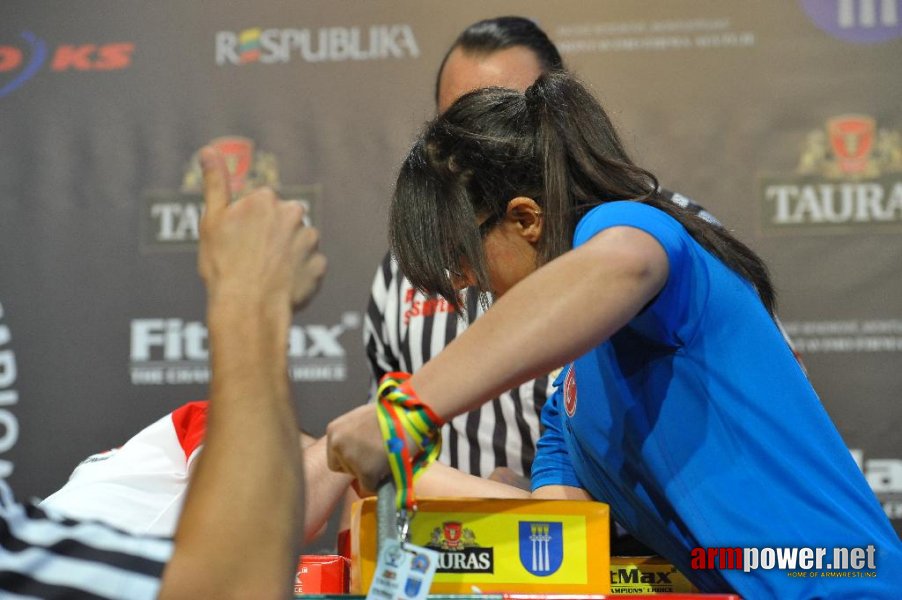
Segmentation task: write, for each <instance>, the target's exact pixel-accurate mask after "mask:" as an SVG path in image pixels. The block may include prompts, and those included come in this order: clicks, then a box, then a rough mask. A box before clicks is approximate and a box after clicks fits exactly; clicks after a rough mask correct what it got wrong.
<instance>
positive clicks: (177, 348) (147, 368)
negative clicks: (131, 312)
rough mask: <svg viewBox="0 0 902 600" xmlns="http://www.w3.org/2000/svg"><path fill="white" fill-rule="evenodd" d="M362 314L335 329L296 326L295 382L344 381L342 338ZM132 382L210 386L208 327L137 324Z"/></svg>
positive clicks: (292, 339) (291, 355) (291, 339)
mask: <svg viewBox="0 0 902 600" xmlns="http://www.w3.org/2000/svg"><path fill="white" fill-rule="evenodd" d="M360 321H361V318H360V313H357V312H346V313H344V315H342V317H341V321H340V322H338V323H336V324H333V325H323V324H305V325H293V326H292V327H291V329H290V331H289V335H288V363H289V364H288V370H289V376H290V377H291V379H292V380H294V381H344V380H345V379H346V378H347V364H346V355H347V352H346V351H345V348H344V345H343V344H342V340H341V336H342V335H343V334H344V333H345V332H346V331H348V330H349V329H358V328H359V327H360ZM130 328H131V351H130V358H131V381H132V383H133V384H134V385H161V384H190V383H207V382H208V381H209V379H210V372H209V366H208V364H207V361H208V359H209V348H208V345H207V328H206V326H205V325H204V324H203V323H201V322H199V321H184V320H182V319H177V318H166V319H134V320H132V322H131V325H130Z"/></svg>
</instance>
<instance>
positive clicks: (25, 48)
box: [0, 31, 135, 98]
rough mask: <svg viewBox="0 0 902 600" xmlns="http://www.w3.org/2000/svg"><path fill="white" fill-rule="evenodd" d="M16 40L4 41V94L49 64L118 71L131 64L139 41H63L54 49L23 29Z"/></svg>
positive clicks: (0, 85)
mask: <svg viewBox="0 0 902 600" xmlns="http://www.w3.org/2000/svg"><path fill="white" fill-rule="evenodd" d="M19 37H20V38H21V41H20V42H19V43H16V44H10V43H5V44H0V98H2V97H3V96H6V95H8V94H11V93H12V92H14V91H16V90H17V89H19V88H20V87H22V86H23V85H24V84H25V83H26V82H27V81H28V80H30V79H31V78H33V77H34V76H35V75H36V74H37V73H38V71H40V70H41V68H42V67H44V65H45V64H46V65H47V66H48V68H49V69H50V71H53V72H63V71H72V70H74V71H117V70H121V69H125V68H126V67H128V66H129V65H130V64H131V60H132V53H133V52H134V50H135V45H134V44H132V43H130V42H115V43H107V44H60V45H58V46H56V47H55V48H53V49H52V50H51V49H50V48H49V47H48V45H47V42H45V41H44V40H42V39H41V38H39V37H38V36H36V35H35V34H34V33H32V32H30V31H23V32H22V33H21V35H20V36H19ZM6 77H10V79H8V80H6V81H5V82H4V80H5V79H6Z"/></svg>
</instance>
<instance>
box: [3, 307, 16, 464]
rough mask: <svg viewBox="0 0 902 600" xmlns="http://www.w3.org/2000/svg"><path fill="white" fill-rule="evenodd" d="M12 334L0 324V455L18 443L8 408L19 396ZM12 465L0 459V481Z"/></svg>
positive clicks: (14, 423)
mask: <svg viewBox="0 0 902 600" xmlns="http://www.w3.org/2000/svg"><path fill="white" fill-rule="evenodd" d="M3 317H4V313H3V305H2V304H0V319H3ZM11 341H12V332H10V330H9V327H8V326H7V325H6V324H5V323H3V322H0V454H2V453H4V452H7V451H9V450H10V449H12V447H13V446H15V445H16V442H17V441H19V421H18V420H17V419H16V415H14V414H13V413H12V411H11V410H10V408H9V407H11V406H14V405H16V404H17V403H18V402H19V394H18V392H16V390H15V389H14V388H13V385H15V383H16V378H17V376H18V372H17V370H16V354H15V353H14V352H13V350H12V348H10V347H9V344H10V342H11ZM13 468H14V465H13V463H12V462H11V461H8V460H5V459H0V479H5V478H7V477H9V476H10V475H12V473H13Z"/></svg>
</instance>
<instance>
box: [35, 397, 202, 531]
mask: <svg viewBox="0 0 902 600" xmlns="http://www.w3.org/2000/svg"><path fill="white" fill-rule="evenodd" d="M206 423H207V402H206V401H198V402H189V403H188V404H185V405H184V406H181V407H180V408H178V409H176V410H174V411H173V412H171V413H170V414H168V415H166V416H165V417H163V418H162V419H160V420H158V421H156V422H155V423H153V424H151V425H149V426H148V427H145V428H144V429H143V430H141V431H140V432H139V433H138V434H137V435H135V436H134V437H132V438H131V439H130V440H128V441H127V442H126V443H125V444H123V445H122V446H120V447H119V448H115V449H113V450H108V451H106V452H101V453H99V454H94V455H92V456H89V457H88V458H86V459H85V460H83V461H82V462H81V463H80V464H79V465H78V466H77V467H76V468H75V470H74V471H73V472H72V475H71V476H70V477H69V481H68V482H67V483H66V485H64V486H63V487H62V488H61V489H60V490H59V491H57V492H56V493H54V494H52V495H50V496H48V497H47V498H46V499H45V500H44V501H43V502H42V503H41V507H42V508H46V509H48V510H52V511H54V512H56V513H59V514H62V515H65V516H66V517H70V518H74V519H80V520H97V521H101V522H103V523H107V524H109V525H112V526H114V527H118V528H119V529H122V530H125V531H128V532H130V533H135V534H142V535H156V536H172V535H173V534H174V533H175V528H176V524H177V523H178V518H179V515H180V514H181V511H182V504H183V502H184V500H185V493H186V491H187V489H188V478H189V475H190V473H191V468H192V466H193V464H194V461H195V459H196V458H197V456H198V454H199V453H200V449H201V446H202V442H203V437H204V432H205V431H206Z"/></svg>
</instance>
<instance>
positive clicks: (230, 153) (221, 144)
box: [141, 136, 320, 251]
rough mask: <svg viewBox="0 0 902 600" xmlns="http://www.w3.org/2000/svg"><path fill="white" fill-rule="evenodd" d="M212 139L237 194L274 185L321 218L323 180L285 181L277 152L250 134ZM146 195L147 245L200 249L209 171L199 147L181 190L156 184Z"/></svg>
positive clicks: (143, 240)
mask: <svg viewBox="0 0 902 600" xmlns="http://www.w3.org/2000/svg"><path fill="white" fill-rule="evenodd" d="M210 145H211V146H214V147H215V148H216V149H218V150H219V152H220V153H221V154H222V155H223V157H225V160H226V165H227V166H228V169H229V184H230V186H231V190H232V194H233V196H235V197H236V198H237V197H239V196H241V195H242V194H244V193H247V192H249V191H251V190H253V189H254V188H258V187H260V186H269V187H271V188H273V189H274V190H275V191H276V192H278V193H279V195H280V196H281V197H282V198H290V199H292V200H300V201H301V202H303V203H304V205H305V207H306V208H307V216H308V220H311V221H313V220H315V216H316V215H315V206H316V204H317V203H318V199H319V195H320V187H319V186H318V185H306V186H298V185H289V186H286V185H282V183H281V181H280V175H279V163H278V161H277V159H276V157H275V155H274V154H272V153H270V152H264V151H262V150H259V149H258V148H257V145H256V143H255V142H254V141H253V140H252V139H250V138H245V137H240V136H225V137H219V138H216V139H214V140H212V141H211V142H210ZM144 196H145V202H144V206H145V212H144V214H143V215H142V218H141V229H142V232H141V246H142V249H143V250H145V251H156V250H185V251H194V250H195V249H196V248H197V239H198V228H199V226H200V218H201V216H202V215H203V207H204V201H203V172H202V171H201V167H200V158H199V155H198V153H197V152H195V153H194V155H193V156H192V157H191V159H190V160H189V161H188V163H187V165H186V167H185V175H184V178H183V179H182V185H181V189H180V190H178V191H174V190H151V191H148V192H145V194H144Z"/></svg>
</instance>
